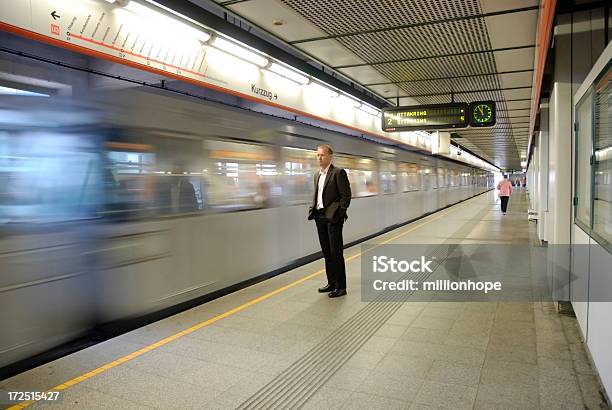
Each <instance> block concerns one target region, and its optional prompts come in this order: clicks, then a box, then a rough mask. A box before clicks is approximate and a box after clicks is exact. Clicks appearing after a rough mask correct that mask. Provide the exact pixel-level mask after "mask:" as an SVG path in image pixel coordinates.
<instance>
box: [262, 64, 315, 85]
mask: <svg viewBox="0 0 612 410" xmlns="http://www.w3.org/2000/svg"><path fill="white" fill-rule="evenodd" d="M268 70H270V71H272V72H273V73H276V74H278V75H280V76H281V77H285V78H287V79H289V80H292V81H295V82H296V83H298V84H302V85H306V84H308V83H309V82H310V80H309V79H308V77H306V76H305V75H302V74H300V73H298V72H296V71H294V70H292V69H290V68H287V67H284V66H282V65H280V64H277V63H272V64H270V67H268Z"/></svg>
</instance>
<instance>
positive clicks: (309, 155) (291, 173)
mask: <svg viewBox="0 0 612 410" xmlns="http://www.w3.org/2000/svg"><path fill="white" fill-rule="evenodd" d="M283 161H284V163H285V171H284V172H285V196H286V197H287V203H288V204H289V205H295V204H307V203H310V202H312V198H313V196H314V175H315V173H317V172H318V171H319V165H318V164H317V153H316V151H309V150H305V149H299V148H283Z"/></svg>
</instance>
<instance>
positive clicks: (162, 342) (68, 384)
mask: <svg viewBox="0 0 612 410" xmlns="http://www.w3.org/2000/svg"><path fill="white" fill-rule="evenodd" d="M472 198H474V197H472ZM472 198H470V199H472ZM467 202H468V201H466V202H463V203H461V204H458V205H455V206H458V207H461V206H463V205H466V204H467ZM455 206H453V207H452V208H450V209H449V210H447V211H446V212H443V213H441V214H440V215H437V216H436V217H434V218H431V219H429V220H427V221H424V222H421V223H420V224H418V225H415V226H413V227H411V228H410V229H408V230H406V231H404V232H402V233H401V234H399V235H396V236H393V237H391V238H389V239H387V240H386V241H383V242H381V243H379V244H377V245H375V246H372V247H371V248H369V249H368V251H371V250H373V249H376V248H378V247H379V246H382V245H385V244H387V243H389V242H391V241H394V240H396V239H398V238H401V237H402V236H404V235H406V234H408V233H410V232H412V231H414V230H416V229H419V228H421V227H423V226H425V225H427V224H428V223H430V222H433V221H435V220H438V219H440V218H442V217H443V216H446V215H448V214H449V213H451V212H453V211H456V210H457V209H459V208H455ZM361 255H362V252H358V253H356V254H355V255H353V256H350V257H348V258H347V259H346V261H347V262H348V261H351V260H353V259H355V258H358V257H360V256H361ZM323 272H325V269H320V270H318V271H316V272H314V273H311V274H309V275H306V276H304V277H302V278H300V279H298V280H296V281H294V282H291V283H289V284H287V285H285V286H282V287H280V288H278V289H276V290H273V291H272V292H269V293H266V294H265V295H262V296H260V297H258V298H255V299H253V300H251V301H248V302H246V303H244V304H242V305H240V306H237V307H235V308H233V309H231V310H228V311H227V312H224V313H221V314H220V315H217V316H215V317H213V318H211V319H208V320H205V321H203V322H200V323H198V324H197V325H194V326H191V327H189V328H187V329H185V330H182V331H180V332H178V333H176V334H173V335H172V336H168V337H166V338H164V339H161V340H159V341H157V342H155V343H152V344H150V345H148V346H146V347H143V348H142V349H140V350H137V351H135V352H133V353H130V354H128V355H126V356H123V357H121V358H119V359H117V360H114V361H112V362H110V363H107V364H105V365H104V366H100V367H98V368H97V369H94V370H92V371H90V372H87V373H85V374H82V375H80V376H78V377H75V378H74V379H71V380H68V381H66V382H64V383H62V384H59V385H57V386H55V387H52V388H51V389H49V390H48V391H63V390H66V389H68V388H70V387H72V386H74V385H75V384H79V383H81V382H84V381H85V380H88V379H91V378H92V377H94V376H95V375H98V374H100V373H102V372H105V371H107V370H110V369H112V368H113V367H116V366H119V365H120V364H123V363H125V362H127V361H130V360H132V359H135V358H137V357H138V356H141V355H143V354H145V353H147V352H150V351H151V350H154V349H157V348H158V347H161V346H163V345H165V344H167V343H170V342H171V341H173V340H176V339H179V338H181V337H183V336H186V335H188V334H189V333H193V332H195V331H196V330H198V329H201V328H203V327H205V326H208V325H211V324H213V323H215V322H218V321H219V320H221V319H225V318H226V317H228V316H232V315H233V314H235V313H238V312H240V311H242V310H244V309H246V308H248V307H251V306H253V305H255V304H257V303H259V302H262V301H264V300H266V299H269V298H271V297H272V296H275V295H278V294H279V293H281V292H284V291H286V290H287V289H291V288H292V287H295V286H297V285H299V284H300V283H303V282H306V281H307V280H310V279H312V278H314V277H315V276H318V275H320V274H321V273H323ZM34 403H36V400H30V401H24V402H21V403H19V404H16V405H14V406H11V407H9V408H8V410H19V409H24V408H26V407H28V406H30V405H32V404H34Z"/></svg>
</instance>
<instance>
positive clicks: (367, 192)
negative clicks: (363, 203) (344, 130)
mask: <svg viewBox="0 0 612 410" xmlns="http://www.w3.org/2000/svg"><path fill="white" fill-rule="evenodd" d="M334 165H335V166H337V167H340V168H344V169H345V170H346V173H347V174H348V179H349V182H350V183H351V193H352V195H353V197H354V198H356V197H363V196H372V195H377V194H378V185H377V183H376V179H375V178H376V163H375V161H374V160H371V159H367V158H356V157H349V156H344V155H334Z"/></svg>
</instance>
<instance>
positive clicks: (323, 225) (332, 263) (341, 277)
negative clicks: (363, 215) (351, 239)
mask: <svg viewBox="0 0 612 410" xmlns="http://www.w3.org/2000/svg"><path fill="white" fill-rule="evenodd" d="M315 223H316V224H317V232H318V234H319V243H320V244H321V250H322V251H323V256H324V257H325V274H326V275H327V283H328V284H330V285H332V286H334V287H335V288H336V289H346V270H345V267H344V255H343V248H344V243H343V241H342V227H343V225H344V218H340V222H338V223H335V224H333V223H331V222H329V220H328V219H327V218H326V217H325V215H324V214H323V213H322V212H319V211H315Z"/></svg>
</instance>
